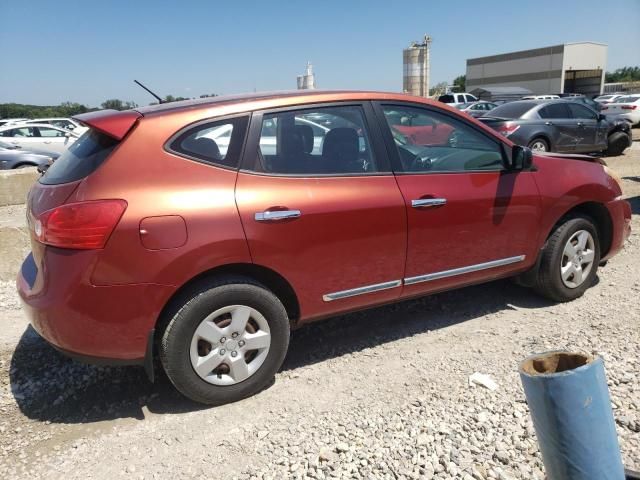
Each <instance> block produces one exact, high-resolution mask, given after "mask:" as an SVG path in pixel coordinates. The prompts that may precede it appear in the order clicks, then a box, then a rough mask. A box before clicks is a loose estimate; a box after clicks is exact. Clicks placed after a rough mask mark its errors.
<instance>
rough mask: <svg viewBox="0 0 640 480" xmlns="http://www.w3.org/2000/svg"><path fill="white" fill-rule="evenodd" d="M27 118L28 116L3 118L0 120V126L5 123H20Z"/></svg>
mask: <svg viewBox="0 0 640 480" xmlns="http://www.w3.org/2000/svg"><path fill="white" fill-rule="evenodd" d="M27 120H29V119H28V118H3V119H2V120H0V127H4V126H5V125H9V124H11V123H20V122H24V121H27Z"/></svg>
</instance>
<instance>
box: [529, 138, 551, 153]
mask: <svg viewBox="0 0 640 480" xmlns="http://www.w3.org/2000/svg"><path fill="white" fill-rule="evenodd" d="M529 148H530V149H531V150H533V151H534V152H548V151H549V142H547V141H546V140H545V139H544V138H540V137H538V138H534V139H533V140H531V141H530V142H529Z"/></svg>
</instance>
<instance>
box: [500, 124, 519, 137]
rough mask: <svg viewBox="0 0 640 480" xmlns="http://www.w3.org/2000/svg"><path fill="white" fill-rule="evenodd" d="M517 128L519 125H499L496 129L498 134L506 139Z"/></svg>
mask: <svg viewBox="0 0 640 480" xmlns="http://www.w3.org/2000/svg"><path fill="white" fill-rule="evenodd" d="M519 128H520V125H509V124H506V125H501V126H500V127H498V133H500V134H501V135H504V136H505V137H508V136H509V135H511V134H513V133H514V132H515V131H516V130H518V129H519Z"/></svg>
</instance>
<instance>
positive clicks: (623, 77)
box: [604, 67, 640, 83]
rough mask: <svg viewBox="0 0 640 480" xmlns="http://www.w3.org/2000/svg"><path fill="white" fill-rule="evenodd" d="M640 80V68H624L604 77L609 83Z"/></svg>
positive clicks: (608, 73)
mask: <svg viewBox="0 0 640 480" xmlns="http://www.w3.org/2000/svg"><path fill="white" fill-rule="evenodd" d="M638 80H640V67H622V68H618V69H617V70H615V71H613V72H607V73H605V75H604V81H605V82H607V83H618V82H636V81H638Z"/></svg>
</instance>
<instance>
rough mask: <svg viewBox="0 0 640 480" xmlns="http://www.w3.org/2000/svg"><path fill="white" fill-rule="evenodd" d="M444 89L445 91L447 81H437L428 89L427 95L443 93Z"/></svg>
mask: <svg viewBox="0 0 640 480" xmlns="http://www.w3.org/2000/svg"><path fill="white" fill-rule="evenodd" d="M446 91H447V82H439V83H436V84H435V85H434V86H433V87H431V88H430V89H429V95H431V96H432V97H434V96H438V95H443V94H444V92H446Z"/></svg>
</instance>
